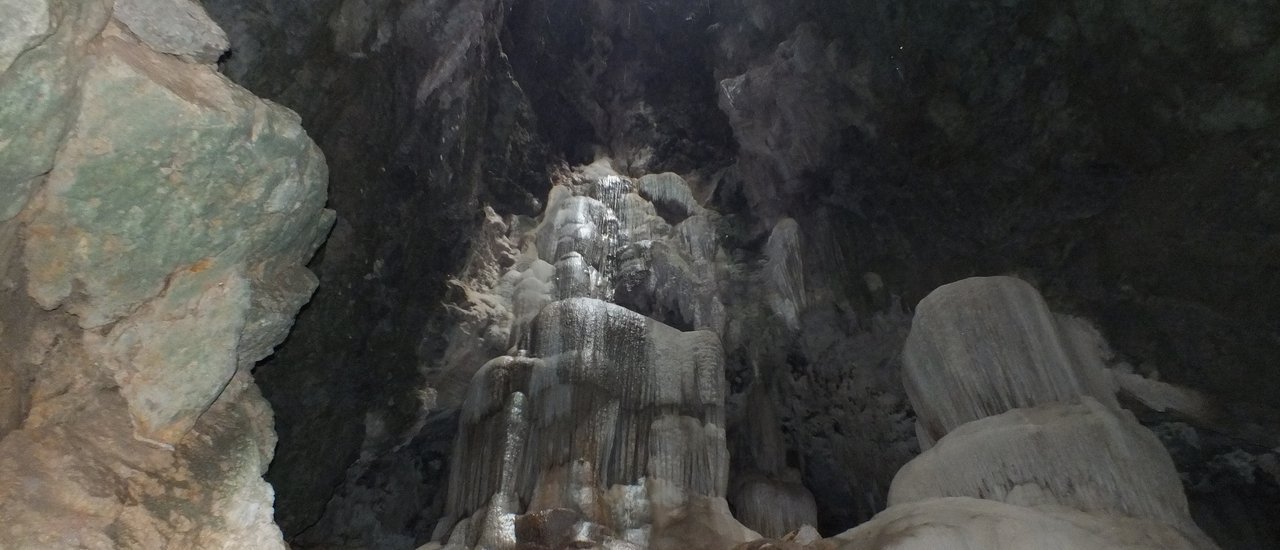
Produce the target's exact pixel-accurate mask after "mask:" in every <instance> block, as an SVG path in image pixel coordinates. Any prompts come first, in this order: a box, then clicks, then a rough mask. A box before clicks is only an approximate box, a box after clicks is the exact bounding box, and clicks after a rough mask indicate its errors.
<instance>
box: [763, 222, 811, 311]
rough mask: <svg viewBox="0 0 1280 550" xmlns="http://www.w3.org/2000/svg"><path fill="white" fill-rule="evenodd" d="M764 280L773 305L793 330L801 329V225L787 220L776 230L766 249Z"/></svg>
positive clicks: (802, 293)
mask: <svg viewBox="0 0 1280 550" xmlns="http://www.w3.org/2000/svg"><path fill="white" fill-rule="evenodd" d="M764 255H765V266H764V277H765V283H766V285H767V288H768V289H769V297H768V300H769V305H770V307H771V308H772V309H773V312H774V313H775V314H777V315H778V316H780V317H782V318H783V319H784V320H786V322H787V326H788V327H791V329H792V330H798V329H799V328H800V310H801V309H802V308H803V307H804V301H805V290H804V263H803V262H802V261H801V258H800V225H799V224H797V223H796V221H795V220H793V219H791V218H783V219H782V220H780V221H779V222H778V223H777V224H776V225H774V226H773V231H772V232H771V233H769V240H768V241H767V242H765V245H764Z"/></svg>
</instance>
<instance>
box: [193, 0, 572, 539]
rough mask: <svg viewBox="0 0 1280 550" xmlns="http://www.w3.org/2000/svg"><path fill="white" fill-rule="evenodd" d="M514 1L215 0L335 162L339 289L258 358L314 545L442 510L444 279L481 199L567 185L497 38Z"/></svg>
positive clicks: (236, 49) (528, 200)
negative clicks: (550, 167) (432, 380)
mask: <svg viewBox="0 0 1280 550" xmlns="http://www.w3.org/2000/svg"><path fill="white" fill-rule="evenodd" d="M510 4H511V3H510V2H507V1H489V0H486V1H470V0H462V1H449V2H433V1H425V0H418V1H384V0H374V1H362V0H355V1H345V2H288V1H261V2H230V1H219V0H211V1H208V2H206V6H208V8H209V10H210V12H211V14H212V16H213V17H214V18H215V19H216V20H218V21H219V23H220V24H222V26H223V27H224V28H227V29H228V32H229V34H230V39H231V44H232V53H231V55H230V56H229V57H228V58H226V59H225V60H224V62H223V66H224V70H226V71H227V73H228V74H229V75H232V76H233V77H236V78H238V79H239V80H240V81H241V82H244V83H245V85H246V86H248V87H249V88H250V89H253V90H255V91H257V92H258V93H261V94H263V95H264V96H267V97H271V98H273V99H275V100H277V101H280V102H282V103H285V104H288V105H296V106H297V108H298V109H299V112H300V113H301V114H302V116H303V120H304V124H305V125H306V127H307V130H308V132H309V133H310V134H311V135H313V136H315V139H316V141H317V142H318V143H319V144H320V147H321V148H322V149H323V150H325V152H326V155H327V156H328V158H329V163H330V166H331V167H332V170H331V177H330V206H331V207H332V208H333V209H335V210H336V211H337V212H339V215H338V220H337V223H336V227H335V230H334V232H333V235H332V236H331V238H330V240H329V242H328V244H327V245H326V246H325V248H324V249H323V250H322V251H321V253H320V254H319V256H318V257H317V259H316V260H315V262H313V264H312V268H313V269H314V270H315V271H316V273H317V275H318V276H319V278H320V289H321V290H320V291H319V292H318V293H317V295H316V297H315V299H314V300H313V301H312V303H311V305H310V306H309V307H308V308H307V309H306V310H305V311H304V312H303V314H302V315H301V316H300V318H299V321H298V329H297V331H295V333H294V334H293V336H291V338H290V341H289V343H288V345H286V346H285V347H284V349H282V350H281V352H280V353H278V354H277V355H276V356H275V357H273V358H272V359H271V360H270V361H268V362H267V363H266V364H264V365H263V366H262V367H260V368H259V370H258V375H259V379H260V381H261V384H262V387H263V392H264V393H265V394H266V396H267V398H268V399H269V400H270V401H271V402H272V405H273V407H274V408H275V410H276V411H277V419H278V421H277V426H278V431H279V435H280V440H281V443H280V453H279V454H278V455H277V458H276V461H275V462H274V463H273V466H272V469H271V470H270V471H269V472H268V474H267V479H268V481H270V482H271V483H272V484H273V486H274V487H275V488H276V491H277V514H276V519H277V521H279V522H280V525H281V527H282V529H283V530H284V531H285V533H286V535H287V536H289V537H291V541H292V542H293V543H294V544H296V545H301V546H306V545H308V544H343V543H347V544H363V545H372V546H378V547H396V546H409V545H412V543H413V542H414V540H415V538H416V539H418V540H423V539H425V537H426V536H428V535H430V530H431V528H432V526H433V524H434V522H435V520H436V519H437V518H438V517H439V513H440V506H442V505H443V494H440V493H441V492H442V488H443V482H444V479H443V477H444V472H445V471H446V464H445V462H444V460H445V457H444V455H445V453H447V451H448V448H449V446H448V441H449V438H450V437H451V434H452V433H453V431H454V430H455V429H456V428H455V426H454V422H453V418H452V417H451V416H449V412H448V411H445V412H444V413H441V414H439V415H436V416H433V417H432V418H431V419H429V420H428V418H426V416H427V414H428V413H436V412H437V411H436V407H435V405H434V403H435V400H436V395H435V394H436V390H435V389H434V388H433V387H431V386H430V385H429V384H427V383H426V381H425V380H426V379H427V376H429V375H430V374H431V372H432V370H433V369H436V368H438V364H437V363H438V360H439V357H440V355H441V354H442V353H443V350H444V347H445V344H444V342H443V341H442V338H441V336H440V335H442V334H444V333H445V331H446V330H447V329H448V327H449V326H451V325H452V324H453V323H455V322H456V321H455V319H454V318H453V317H452V316H451V314H450V313H449V311H448V310H446V309H445V308H444V307H443V306H442V303H443V302H445V301H447V300H452V299H454V298H453V297H451V295H449V294H448V287H447V286H446V282H447V280H448V279H450V278H451V277H454V276H457V275H458V271H459V270H460V269H462V266H463V263H464V262H465V260H466V258H467V255H468V247H469V246H470V244H469V243H470V242H471V240H472V239H473V238H474V236H475V233H476V231H477V230H478V228H479V227H480V226H481V223H482V221H483V219H484V217H483V215H482V214H481V212H480V205H481V204H492V205H494V206H495V207H498V208H500V209H502V210H503V211H504V212H534V211H536V210H537V209H538V208H539V207H540V205H539V204H538V201H539V200H540V199H535V198H534V197H535V196H538V197H541V196H544V195H545V188H546V187H547V186H548V185H549V184H548V183H547V180H546V177H545V175H544V171H545V168H544V165H545V161H544V160H542V157H543V155H544V153H543V152H542V149H541V147H540V145H539V143H538V142H536V141H535V140H533V139H532V137H531V136H532V133H533V128H532V120H531V113H530V112H529V110H528V107H527V103H526V101H525V100H524V99H523V92H522V90H521V88H520V87H519V86H518V85H517V84H516V82H515V81H514V80H513V78H512V76H511V74H510V69H509V67H508V65H507V60H506V57H505V55H504V54H503V53H502V51H501V49H500V48H499V47H498V34H499V32H500V30H501V28H502V24H503V21H504V18H505V17H506V14H507V12H508V11H509V10H510V8H511V6H510ZM530 190H532V191H535V192H537V193H536V195H535V194H534V193H531V191H530ZM477 367H478V365H477ZM317 457H324V458H323V459H321V460H317Z"/></svg>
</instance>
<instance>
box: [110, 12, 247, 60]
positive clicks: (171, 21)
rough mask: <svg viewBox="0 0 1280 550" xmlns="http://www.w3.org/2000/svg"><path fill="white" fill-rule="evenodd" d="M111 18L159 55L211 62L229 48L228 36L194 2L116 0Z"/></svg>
mask: <svg viewBox="0 0 1280 550" xmlns="http://www.w3.org/2000/svg"><path fill="white" fill-rule="evenodd" d="M114 15H115V18H116V19H118V20H119V21H120V22H121V23H124V25H125V26H126V27H128V28H129V30H130V31H132V32H133V33H134V34H135V35H137V36H138V38H140V39H141V40H142V41H143V42H145V43H146V44H147V45H148V46H150V47H151V49H153V50H155V51H158V52H160V53H167V54H173V55H178V56H183V57H187V58H189V59H192V60H194V61H197V62H200V63H213V62H215V61H217V60H218V58H219V57H221V56H222V53H223V52H225V51H227V48H228V47H229V46H230V44H228V42H227V34H226V33H225V32H223V31H222V28H221V27H219V26H218V24H217V23H214V22H213V20H212V19H209V14H208V13H206V12H205V11H204V7H203V6H201V5H200V3H199V2H196V1H194V0H116V3H115V12H114Z"/></svg>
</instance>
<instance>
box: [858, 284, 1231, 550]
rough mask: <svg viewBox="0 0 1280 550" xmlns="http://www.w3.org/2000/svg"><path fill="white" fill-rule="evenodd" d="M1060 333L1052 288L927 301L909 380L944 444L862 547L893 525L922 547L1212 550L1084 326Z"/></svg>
mask: <svg viewBox="0 0 1280 550" xmlns="http://www.w3.org/2000/svg"><path fill="white" fill-rule="evenodd" d="M1056 327H1057V325H1056V324H1055V317H1054V316H1053V315H1052V314H1051V312H1050V311H1049V310H1048V308H1047V307H1046V306H1045V305H1044V304H1043V301H1042V299H1041V298H1040V296H1039V293H1038V292H1036V291H1035V289H1034V288H1032V287H1031V286H1030V285H1029V284H1027V283H1026V282H1023V281H1021V280H1019V279H1015V278H1012V277H987V278H970V279H965V280H962V281H958V282H955V283H951V284H949V285H945V286H943V287H941V288H939V289H937V290H936V291H934V293H932V294H930V295H929V296H928V297H926V298H925V300H923V301H922V302H921V305H920V307H919V309H918V310H917V311H916V317H915V319H914V321H913V322H912V328H911V334H910V335H909V336H908V337H907V343H906V348H905V350H904V369H903V377H904V380H905V382H906V384H907V387H908V392H909V393H910V395H911V398H912V404H913V405H914V406H915V408H916V410H917V411H918V414H919V415H920V416H919V418H920V421H921V425H922V429H921V437H922V438H924V439H927V440H929V442H932V439H933V438H934V437H937V436H941V437H940V438H939V439H938V440H937V441H936V444H934V445H932V447H931V448H929V449H928V450H926V451H925V452H924V453H923V454H922V455H920V456H918V457H916V458H915V459H914V460H912V461H911V462H909V463H908V464H907V465H906V466H904V467H903V468H902V470H900V471H899V472H898V475H897V476H896V477H895V478H894V482H893V486H892V487H891V488H890V490H889V504H890V507H889V509H887V510H886V511H885V512H882V513H881V514H880V515H878V516H877V518H876V519H873V520H872V521H871V522H870V523H868V524H864V525H862V526H859V527H858V528H856V529H854V530H852V531H850V532H847V533H845V534H844V535H841V536H840V537H839V538H841V539H843V540H848V541H850V542H849V544H850V546H849V547H851V548H853V547H858V546H857V545H856V542H854V541H858V540H865V541H871V540H876V539H878V538H882V537H884V536H885V535H884V534H883V533H882V532H881V530H892V531H893V532H895V533H897V535H895V536H899V537H904V536H905V539H901V538H900V539H899V540H901V541H903V543H904V544H906V546H905V547H920V548H925V547H937V546H944V547H991V548H1001V547H1009V548H1017V547H1030V546H1043V545H1049V546H1053V545H1060V546H1062V547H1064V548H1089V547H1107V548H1110V547H1134V548H1168V547H1183V548H1213V547H1214V545H1213V543H1212V542H1210V541H1209V540H1208V538H1207V537H1205V536H1204V535H1203V534H1202V533H1201V532H1200V530H1199V528H1198V527H1197V526H1196V525H1195V523H1194V522H1193V521H1192V520H1191V518H1190V516H1189V514H1188V511H1187V505H1186V498H1185V497H1184V495H1183V489H1182V485H1181V483H1180V480H1179V477H1178V475H1177V472H1176V471H1175V470H1174V467H1173V463H1172V461H1171V459H1170V458H1169V455H1168V452H1167V451H1166V450H1165V449H1164V448H1163V447H1162V446H1161V445H1160V442H1159V440H1157V439H1156V437H1155V436H1154V435H1153V434H1152V433H1151V432H1150V431H1148V430H1147V429H1146V428H1143V427H1142V426H1140V425H1139V424H1138V423H1137V421H1136V420H1135V419H1134V417H1133V415H1132V414H1130V413H1129V412H1127V411H1121V410H1118V406H1117V404H1116V402H1115V399H1114V396H1113V395H1112V394H1111V393H1110V392H1108V391H1106V386H1104V385H1102V384H1103V381H1106V380H1109V379H1108V378H1106V377H1105V374H1106V373H1104V372H1102V371H1101V369H1100V368H1099V367H1100V365H1101V362H1100V361H1099V360H1097V358H1096V357H1095V358H1093V359H1092V360H1090V359H1087V358H1085V356H1086V355H1087V354H1088V353H1089V352H1090V351H1091V350H1090V349H1088V347H1087V346H1083V345H1081V342H1080V341H1081V340H1082V337H1081V336H1080V334H1079V330H1076V332H1071V333H1069V334H1068V336H1067V338H1068V339H1075V342H1074V344H1071V343H1068V344H1064V343H1063V341H1062V338H1061V337H1060V336H1059V335H1058V332H1057V330H1056ZM1068 328H1070V327H1068ZM1076 328H1077V329H1078V327H1076ZM1067 348H1071V349H1072V350H1073V351H1071V352H1068V351H1067ZM1099 349H1100V347H1098V348H1095V349H1093V350H1092V351H1093V352H1094V353H1097V352H1098V351H1099ZM1112 391H1113V390H1112ZM1099 397H1101V398H1104V399H1106V400H1107V402H1108V403H1109V404H1107V405H1104V404H1103V403H1102V402H1101V401H1100V400H1099ZM925 444H926V442H925V441H922V446H924V445H925ZM954 497H968V498H976V499H983V500H982V501H978V502H975V501H959V500H952V498H954ZM987 501H998V502H1003V503H1007V504H1011V505H1017V506H1018V507H1019V508H1002V507H1001V506H993V505H992V504H989V503H988V502H987ZM965 506H969V507H971V508H972V509H970V510H966V511H964V512H958V509H962V508H964V507H965ZM1064 509H1066V510H1071V512H1070V513H1068V514H1066V515H1064V512H1062V510H1064ZM1081 512H1082V513H1084V514H1087V516H1085V517H1084V518H1080V516H1079V515H1078V513H1081ZM960 517H964V518H967V519H965V520H963V521H961V520H960V519H959V518H960ZM972 518H983V519H982V521H973V520H972ZM1126 518H1135V519H1138V520H1143V521H1141V522H1131V521H1130V520H1129V519H1126ZM1064 520H1065V521H1064ZM908 526H909V527H908ZM903 533H909V534H906V535H904V534H903ZM912 545H916V546H912Z"/></svg>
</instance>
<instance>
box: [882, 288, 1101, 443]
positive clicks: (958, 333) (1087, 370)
mask: <svg viewBox="0 0 1280 550" xmlns="http://www.w3.org/2000/svg"><path fill="white" fill-rule="evenodd" d="M902 357H903V380H904V382H905V385H906V387H907V395H909V396H910V397H911V403H912V405H913V406H914V407H915V410H916V414H917V418H918V419H919V422H920V424H921V426H922V428H923V430H924V434H925V435H926V436H927V437H928V438H929V439H931V440H937V439H938V438H941V437H942V436H944V435H946V434H947V433H948V432H949V431H951V430H952V429H954V428H955V427H957V426H959V425H961V424H964V423H966V422H970V421H973V420H977V419H980V418H984V417H987V416H991V415H995V414H1000V413H1002V412H1005V411H1007V410H1010V409H1014V408H1019V407H1030V406H1035V405H1041V404H1046V403H1050V402H1057V401H1072V400H1074V399H1076V398H1078V397H1080V396H1084V395H1088V396H1091V397H1093V398H1094V399H1097V400H1098V401H1099V402H1100V403H1103V404H1105V405H1106V406H1107V407H1109V408H1111V409H1112V410H1117V409H1119V405H1118V404H1117V403H1116V401H1115V392H1114V389H1112V388H1111V387H1110V386H1109V383H1110V380H1109V379H1108V378H1106V375H1105V373H1104V372H1102V370H1101V369H1100V368H1099V367H1100V366H1101V365H1100V364H1093V363H1080V362H1077V361H1075V360H1073V359H1074V355H1073V354H1072V353H1071V351H1070V350H1069V345H1068V343H1067V342H1066V341H1065V340H1064V339H1063V337H1062V336H1061V335H1060V334H1059V331H1058V328H1057V325H1056V324H1055V318H1054V316H1053V314H1052V312H1050V311H1049V306H1048V305H1047V304H1045V303H1044V299H1043V298H1041V297H1040V293H1038V292H1036V290H1035V289H1034V288H1032V287H1031V285H1029V284H1027V283H1026V282H1024V281H1022V280H1020V279H1016V278H1013V277H988V278H976V279H966V280H963V281H960V282H956V283H951V284H948V285H944V286H942V287H939V288H938V289H937V290H935V291H933V292H932V293H930V294H929V296H927V297H925V299H924V300H921V301H920V305H919V306H917V309H916V316H915V319H914V320H913V321H912V324H911V333H910V335H909V336H908V337H907V343H906V347H905V348H904V349H903V351H902ZM922 443H925V442H922Z"/></svg>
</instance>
